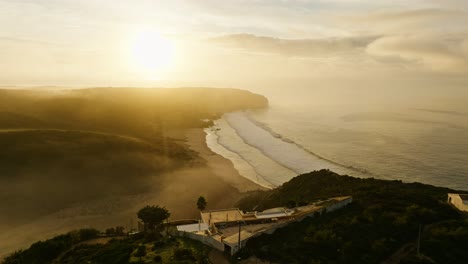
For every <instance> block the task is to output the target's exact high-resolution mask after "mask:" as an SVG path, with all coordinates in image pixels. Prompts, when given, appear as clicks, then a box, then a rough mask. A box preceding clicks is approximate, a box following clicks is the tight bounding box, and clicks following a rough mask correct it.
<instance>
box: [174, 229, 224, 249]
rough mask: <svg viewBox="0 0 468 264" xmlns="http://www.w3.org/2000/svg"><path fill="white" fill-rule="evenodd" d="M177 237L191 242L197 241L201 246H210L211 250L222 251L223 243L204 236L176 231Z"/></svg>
mask: <svg viewBox="0 0 468 264" xmlns="http://www.w3.org/2000/svg"><path fill="white" fill-rule="evenodd" d="M177 236H180V237H187V238H190V239H193V240H197V241H200V242H202V243H203V244H205V245H207V246H210V247H212V248H215V249H217V250H219V251H224V243H222V242H220V241H218V240H216V239H214V238H212V237H210V236H206V235H199V234H195V233H188V232H183V231H178V232H177Z"/></svg>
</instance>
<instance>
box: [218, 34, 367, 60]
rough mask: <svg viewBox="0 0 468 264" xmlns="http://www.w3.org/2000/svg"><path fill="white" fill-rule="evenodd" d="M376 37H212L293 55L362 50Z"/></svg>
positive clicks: (233, 45)
mask: <svg viewBox="0 0 468 264" xmlns="http://www.w3.org/2000/svg"><path fill="white" fill-rule="evenodd" d="M375 39H376V37H355V38H324V39H280V38H272V37H262V36H255V35H250V34H236V35H226V36H222V37H217V38H212V39H210V41H211V42H212V43H215V44H218V45H222V46H224V47H228V48H236V49H241V50H245V51H249V52H256V53H269V54H277V55H283V56H291V57H329V56H337V55H345V54H349V53H356V52H362V51H363V50H364V49H365V48H366V47H367V45H368V44H369V43H371V42H372V41H373V40H375Z"/></svg>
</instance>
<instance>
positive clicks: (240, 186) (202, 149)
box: [185, 128, 268, 193]
mask: <svg viewBox="0 0 468 264" xmlns="http://www.w3.org/2000/svg"><path fill="white" fill-rule="evenodd" d="M206 136H207V135H206V133H205V131H204V129H202V128H194V129H188V130H186V131H185V138H186V144H187V145H188V146H189V148H190V149H191V150H193V151H195V152H197V153H198V154H199V155H200V158H202V159H203V160H205V161H206V166H207V167H209V169H210V170H211V171H212V172H213V174H215V175H217V176H219V177H220V178H221V179H222V180H223V181H225V182H226V183H227V184H229V185H231V186H232V187H234V188H235V189H237V190H238V191H239V192H240V193H243V192H249V191H256V190H268V188H265V187H263V186H261V185H259V184H257V183H255V182H253V181H251V180H249V179H247V178H246V177H244V176H242V175H241V174H240V173H239V172H238V171H237V170H236V169H235V167H234V164H233V163H232V161H231V160H229V159H226V158H224V157H223V156H221V155H219V154H217V153H215V152H213V151H212V150H211V149H210V148H209V147H208V145H207V142H206Z"/></svg>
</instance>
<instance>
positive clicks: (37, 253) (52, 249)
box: [2, 229, 99, 264]
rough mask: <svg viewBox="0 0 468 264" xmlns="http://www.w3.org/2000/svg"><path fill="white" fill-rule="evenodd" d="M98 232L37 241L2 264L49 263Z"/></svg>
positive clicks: (79, 231)
mask: <svg viewBox="0 0 468 264" xmlns="http://www.w3.org/2000/svg"><path fill="white" fill-rule="evenodd" d="M98 234H99V231H97V230H95V229H81V230H78V231H72V232H69V233H67V234H64V235H60V236H56V237H54V238H52V239H49V240H46V241H39V242H36V243H34V244H32V245H31V247H30V248H29V249H27V250H20V251H17V252H15V253H13V254H12V255H10V256H9V257H7V258H6V259H5V260H4V261H3V262H2V264H22V263H28V264H36V263H37V264H43V263H51V262H52V260H54V259H56V258H57V257H58V256H59V255H60V254H62V253H63V252H65V251H67V250H69V249H70V248H72V247H73V246H74V245H77V244H78V243H80V242H83V241H86V240H89V239H92V238H96V237H97V236H98Z"/></svg>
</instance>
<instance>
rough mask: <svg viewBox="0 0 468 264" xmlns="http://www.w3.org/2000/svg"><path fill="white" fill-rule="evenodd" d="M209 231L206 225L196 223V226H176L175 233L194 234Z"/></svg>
mask: <svg viewBox="0 0 468 264" xmlns="http://www.w3.org/2000/svg"><path fill="white" fill-rule="evenodd" d="M208 229H209V227H208V224H207V223H198V224H189V225H178V226H177V231H179V232H189V233H196V232H205V231H207V230H208Z"/></svg>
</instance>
